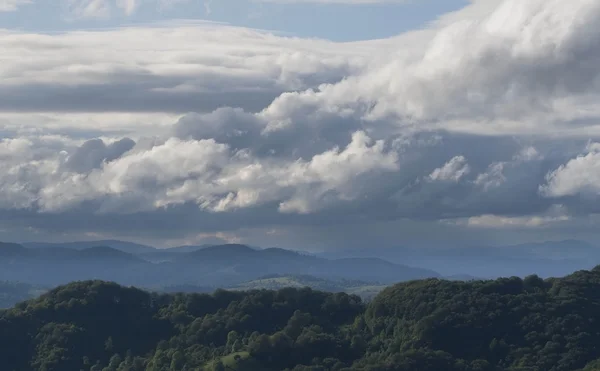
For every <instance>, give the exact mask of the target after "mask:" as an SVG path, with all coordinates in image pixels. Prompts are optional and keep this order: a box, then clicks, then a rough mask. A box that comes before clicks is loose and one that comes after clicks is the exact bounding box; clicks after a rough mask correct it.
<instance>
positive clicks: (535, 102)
mask: <svg viewBox="0 0 600 371" xmlns="http://www.w3.org/2000/svg"><path fill="white" fill-rule="evenodd" d="M598 21H600V3H599V2H597V1H591V0H574V1H570V2H565V1H554V0H543V1H542V0H531V1H527V2H523V1H517V0H505V1H492V0H479V1H475V2H473V3H472V4H471V5H469V6H467V7H466V8H465V9H463V10H461V11H458V12H455V13H452V14H449V15H446V16H444V17H443V18H442V19H440V20H439V21H438V22H436V23H435V24H434V25H432V27H431V28H430V29H427V30H422V31H416V32H412V33H408V34H404V35H399V36H397V37H394V38H390V39H387V40H374V41H368V42H357V43H334V42H329V41H324V40H313V39H310V40H308V39H298V38H289V37H284V36H280V35H274V34H271V33H268V32H264V31H258V30H249V29H241V28H234V27H229V26H224V25H216V24H210V23H207V24H181V23H180V24H175V25H171V26H170V27H164V26H160V27H158V26H157V27H144V28H142V27H136V28H124V29H115V30H107V31H98V32H71V33H65V34H57V35H37V34H24V33H19V32H10V31H4V32H2V33H0V47H1V48H2V50H4V51H5V53H3V56H2V59H3V63H2V64H1V66H0V77H1V79H0V81H1V82H0V96H1V97H2V99H0V110H2V111H3V112H4V113H0V123H4V124H3V129H4V130H3V131H2V133H3V135H4V137H3V139H2V140H1V141H0V160H1V161H0V171H1V172H2V174H3V175H2V176H1V177H0V227H2V226H4V227H3V228H4V229H5V230H6V231H7V232H6V235H11V233H12V235H13V236H14V235H15V233H21V234H20V235H19V236H23V234H22V233H25V232H24V231H28V230H29V231H33V232H36V233H40V235H53V236H74V235H85V236H96V235H116V236H130V237H131V236H133V237H136V238H138V239H143V238H147V239H150V240H156V241H167V240H169V241H171V240H180V241H197V240H198V239H202V238H206V237H207V236H208V237H211V238H212V237H214V236H217V235H218V236H224V235H226V236H229V237H231V238H232V239H234V240H236V241H238V240H239V239H240V238H241V237H240V236H245V237H244V238H247V239H249V240H251V241H257V242H258V243H264V242H265V241H269V242H271V241H272V242H273V243H282V241H286V240H289V239H290V238H292V237H291V236H297V235H298V233H302V235H303V236H304V238H303V239H302V241H303V242H302V243H306V244H311V243H315V241H326V242H327V243H329V244H331V245H336V246H340V245H346V246H347V245H348V244H352V243H354V244H363V243H365V241H368V242H369V243H373V242H376V243H378V244H388V245H389V244H398V243H402V242H398V241H399V240H402V241H404V238H406V239H408V238H415V239H418V238H429V237H431V236H432V235H435V234H439V236H441V237H439V236H438V237H439V238H441V239H442V240H443V239H444V238H445V237H447V238H454V237H455V236H456V234H457V233H458V234H460V233H466V234H469V235H470V236H471V237H477V238H481V239H485V238H490V236H493V234H491V233H493V231H494V230H498V229H501V230H502V231H503V232H502V233H505V234H506V233H508V232H510V231H512V232H514V233H515V235H517V234H521V235H523V234H526V233H527V231H530V230H534V231H535V233H537V234H538V235H539V236H545V235H546V236H550V235H559V236H567V235H569V234H573V233H581V228H583V227H582V226H585V225H588V226H590V227H589V228H593V227H594V224H593V223H591V222H590V221H592V220H595V215H596V214H597V213H598V210H599V209H600V208H599V207H598V206H600V203H598V200H600V198H599V197H598V196H600V187H598V180H599V179H600V175H599V174H600V160H599V158H600V154H599V153H600V151H599V148H600V144H598V143H600V130H599V129H600V128H599V127H598V122H599V120H598V119H599V118H600V110H599V109H598V108H597V101H598V98H599V93H600V29H599V28H598V27H596V26H595V25H596V24H597V23H598ZM115 40H118V41H119V42H118V43H115ZM92 118H93V119H92ZM20 123H24V124H23V125H20ZM36 123H37V125H36ZM583 222H586V223H583ZM415 225H418V227H415ZM350 230H351V231H350ZM14 231H17V232H14ZM18 231H20V232H18ZM300 231H302V232H300ZM482 231H483V232H482ZM486 231H487V233H488V234H487V235H486V234H485V232H486ZM507 231H508V232H507ZM33 232H32V233H33ZM361 234H362V237H361V236H359V235H361ZM400 235H402V237H400ZM486 236H487V237H486ZM436 238H437V237H436ZM21 239H31V238H24V237H21Z"/></svg>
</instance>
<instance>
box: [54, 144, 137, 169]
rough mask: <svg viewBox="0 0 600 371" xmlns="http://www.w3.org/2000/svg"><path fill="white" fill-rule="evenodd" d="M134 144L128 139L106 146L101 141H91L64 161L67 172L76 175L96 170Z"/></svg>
mask: <svg viewBox="0 0 600 371" xmlns="http://www.w3.org/2000/svg"><path fill="white" fill-rule="evenodd" d="M133 146H135V142H134V141H133V140H131V139H129V138H123V139H120V140H118V141H116V142H114V143H110V144H109V145H106V144H105V143H104V141H102V140H101V139H91V140H88V141H86V142H85V143H83V144H82V145H81V146H80V147H78V148H77V149H76V150H75V151H74V152H73V153H72V154H71V155H69V157H68V158H67V160H66V163H65V166H66V167H67V169H68V170H70V171H73V172H76V173H88V172H90V171H92V170H93V169H98V168H100V167H101V166H102V164H103V163H104V162H110V161H112V160H116V159H117V158H119V157H121V156H122V155H123V154H124V153H125V152H127V151H129V150H131V149H132V148H133Z"/></svg>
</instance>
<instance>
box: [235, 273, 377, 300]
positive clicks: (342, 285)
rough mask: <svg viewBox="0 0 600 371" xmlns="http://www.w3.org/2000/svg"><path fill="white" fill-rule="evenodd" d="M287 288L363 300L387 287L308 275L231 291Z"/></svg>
mask: <svg viewBox="0 0 600 371" xmlns="http://www.w3.org/2000/svg"><path fill="white" fill-rule="evenodd" d="M286 287H294V288H303V287H310V288H312V289H314V290H320V291H328V292H345V293H348V294H356V295H358V296H360V297H361V298H363V299H367V300H368V299H372V298H373V297H374V296H375V295H377V294H378V293H379V292H380V291H381V290H383V289H384V288H386V287H387V285H377V284H372V283H369V282H364V281H358V280H329V279H324V278H318V277H314V276H307V275H292V276H283V275H282V276H271V277H264V278H261V279H257V280H253V281H249V282H244V283H242V284H240V285H238V286H235V287H232V288H231V290H260V289H267V290H280V289H283V288H286Z"/></svg>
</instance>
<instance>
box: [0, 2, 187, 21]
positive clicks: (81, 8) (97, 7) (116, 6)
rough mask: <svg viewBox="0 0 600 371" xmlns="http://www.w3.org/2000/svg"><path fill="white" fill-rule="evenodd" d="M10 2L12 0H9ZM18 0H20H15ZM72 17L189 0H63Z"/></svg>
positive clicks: (131, 11)
mask: <svg viewBox="0 0 600 371" xmlns="http://www.w3.org/2000/svg"><path fill="white" fill-rule="evenodd" d="M8 1H9V3H10V0H8ZM15 1H18V0H15ZM63 1H65V4H66V6H67V12H68V14H69V17H70V18H75V19H80V18H110V17H112V16H115V14H116V15H120V16H126V17H131V16H133V15H134V14H135V13H136V12H137V11H138V10H139V9H140V7H141V6H142V5H154V6H157V7H158V8H159V9H167V8H170V7H173V6H175V5H176V4H179V3H183V2H187V1H189V0H63Z"/></svg>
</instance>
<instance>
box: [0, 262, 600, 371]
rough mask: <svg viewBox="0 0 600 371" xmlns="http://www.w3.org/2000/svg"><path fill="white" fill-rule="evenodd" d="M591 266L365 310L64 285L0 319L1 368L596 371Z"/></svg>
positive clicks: (395, 295)
mask: <svg viewBox="0 0 600 371" xmlns="http://www.w3.org/2000/svg"><path fill="white" fill-rule="evenodd" d="M599 309H600V269H594V270H591V271H580V272H576V273H574V274H572V275H570V276H567V277H564V278H556V279H546V280H542V279H540V278H539V277H537V276H529V277H527V278H525V279H520V278H504V279H498V280H494V281H471V282H460V281H444V280H439V279H428V280H421V281H411V282H406V283H401V284H398V285H395V286H391V287H389V288H387V289H385V290H384V291H382V292H381V293H380V294H379V295H378V296H376V297H375V298H374V300H373V301H372V302H370V303H369V304H364V303H363V302H362V301H361V300H360V298H359V297H358V296H355V295H348V294H345V293H337V294H334V293H324V292H319V291H314V290H311V289H308V288H285V289H280V290H278V291H269V290H254V291H246V292H230V291H223V290H219V291H217V292H215V293H213V294H210V295H209V294H156V293H148V292H145V291H142V290H138V289H135V288H127V287H122V286H119V285H117V284H113V283H107V282H102V281H85V282H75V283H72V284H69V285H66V286H61V287H59V288H56V289H54V290H52V291H50V292H48V293H47V294H44V295H42V296H41V297H39V298H38V299H35V300H30V301H28V302H23V303H20V304H18V305H17V306H16V307H14V308H12V309H10V310H6V311H4V312H2V313H1V314H0V359H1V360H2V362H3V365H2V369H3V370H94V371H96V370H107V371H111V370H119V371H123V370H286V369H287V370H296V371H299V370H399V371H434V370H435V371H440V370H460V371H475V370H478V371H485V370H490V371H491V370H514V371H526V370H527V371H530V370H531V371H567V370H585V371H591V370H598V369H600V368H598V367H599V366H600V361H599V359H600V346H598V344H600V310H599Z"/></svg>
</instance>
